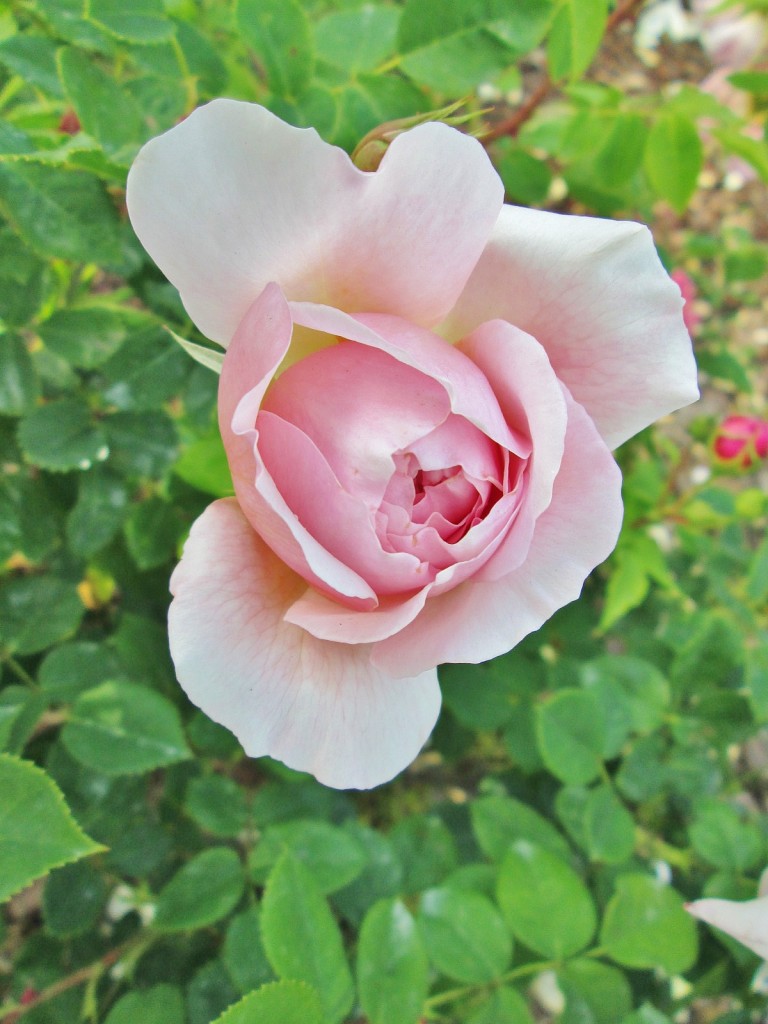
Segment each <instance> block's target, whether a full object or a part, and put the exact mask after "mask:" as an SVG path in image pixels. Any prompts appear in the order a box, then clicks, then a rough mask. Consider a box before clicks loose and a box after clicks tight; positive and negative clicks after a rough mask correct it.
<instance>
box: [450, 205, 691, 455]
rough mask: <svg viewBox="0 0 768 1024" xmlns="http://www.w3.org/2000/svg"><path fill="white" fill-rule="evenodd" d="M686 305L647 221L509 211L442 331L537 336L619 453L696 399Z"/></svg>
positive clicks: (504, 212)
mask: <svg viewBox="0 0 768 1024" xmlns="http://www.w3.org/2000/svg"><path fill="white" fill-rule="evenodd" d="M682 307H683V301H682V298H681V296H680V289H679V288H678V287H677V285H676V284H675V283H674V282H673V281H671V280H670V278H669V276H668V275H667V273H666V271H665V270H664V268H663V267H662V265H661V263H660V261H659V258H658V256H657V255H656V250H655V248H654V246H653V240H652V238H651V235H650V232H649V231H648V229H647V228H645V227H643V226H642V225H641V224H635V223H632V222H629V221H610V220H600V219H597V218H594V217H572V216H565V215H562V214H556V213H543V212H541V211H540V210H525V209H522V208H520V207H513V206H505V207H504V208H503V210H502V212H501V215H500V216H499V219H498V221H497V223H496V227H495V229H494V231H493V234H492V236H491V239H490V241H489V243H488V246H487V248H486V250H485V252H484V253H483V255H482V257H481V259H480V262H479V263H478V265H477V267H476V269H475V271H474V273H473V274H472V277H471V278H470V280H469V282H468V284H467V287H466V288H465V289H464V292H463V294H462V296H461V298H460V299H459V301H458V304H457V306H456V308H455V309H454V311H453V312H452V313H451V315H450V317H449V319H448V321H447V323H446V324H445V325H444V327H443V328H442V329H441V330H442V331H443V333H445V334H446V336H448V337H451V338H453V339H456V340H458V339H459V338H462V337H464V336H466V335H467V334H469V333H470V331H472V330H474V329H475V328H476V327H477V326H478V325H479V324H481V323H483V322H484V321H486V320H491V319H494V318H496V317H498V318H500V319H502V320H507V321H509V323H511V324H514V325H515V326H516V327H519V328H520V329H521V330H524V331H527V332H528V334H532V335H533V336H534V337H535V338H536V339H537V341H539V342H540V343H541V344H542V345H543V346H544V348H545V349H546V351H547V354H548V355H549V358H550V361H551V363H552V365H553V367H554V369H555V372H556V373H557V375H558V377H559V378H560V379H561V380H562V381H563V382H564V383H565V384H566V385H567V387H568V389H569V390H570V391H571V394H572V395H573V397H574V398H575V399H576V401H577V402H579V403H580V404H581V405H583V406H584V408H585V409H586V410H587V412H588V413H589V414H590V416H591V417H592V419H593V420H594V421H595V423H596V424H597V427H598V429H599V430H600V433H601V434H602V436H603V438H604V439H605V441H606V443H607V444H608V445H609V446H610V447H612V448H613V447H615V446H616V445H618V444H621V442H622V441H625V440H626V439H627V438H628V437H631V436H632V435H633V434H635V433H637V431H638V430H642V429H643V427H646V426H648V424H649V423H652V422H653V421H654V420H656V419H658V418H659V417H660V416H664V415H666V414H667V413H669V412H672V411H674V410H675V409H679V408H680V407H681V406H684V405H688V404H689V403H690V402H693V401H695V400H696V398H697V397H698V389H697V387H696V365H695V363H694V360H693V354H692V351H691V342H690V338H689V337H688V332H687V331H686V329H685V325H684V324H683V318H682Z"/></svg>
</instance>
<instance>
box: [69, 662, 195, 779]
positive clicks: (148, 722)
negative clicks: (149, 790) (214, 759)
mask: <svg viewBox="0 0 768 1024" xmlns="http://www.w3.org/2000/svg"><path fill="white" fill-rule="evenodd" d="M62 740H63V741H64V745H65V746H66V748H67V750H68V751H69V753H70V754H71V755H72V756H73V757H75V758H77V760H78V761H80V763H81V764H84V765H86V766H87V767H88V768H92V769H93V770H94V771H98V772H101V773H102V774H104V775H130V774H134V773H139V772H148V771H152V770H153V769H154V768H160V767H162V766H163V765H168V764H174V763H175V762H176V761H183V760H185V759H186V758H188V757H191V756H192V755H191V752H190V750H189V748H188V747H187V745H186V742H185V740H184V734H183V732H182V730H181V723H180V721H179V714H178V712H177V710H176V708H175V707H174V706H173V705H172V704H171V703H170V702H169V701H168V700H166V698H165V697H162V696H161V695H160V694H159V693H156V692H155V691H154V690H150V689H148V688H147V687H146V686H136V685H134V684H133V683H123V682H107V683H102V684H101V686H97V687H96V688H95V689H93V690H88V691H87V692H86V693H84V694H82V695H81V696H80V697H78V699H77V700H76V701H75V703H74V705H73V707H72V711H71V715H70V718H69V720H68V721H67V723H66V725H65V726H64V729H63V730H62Z"/></svg>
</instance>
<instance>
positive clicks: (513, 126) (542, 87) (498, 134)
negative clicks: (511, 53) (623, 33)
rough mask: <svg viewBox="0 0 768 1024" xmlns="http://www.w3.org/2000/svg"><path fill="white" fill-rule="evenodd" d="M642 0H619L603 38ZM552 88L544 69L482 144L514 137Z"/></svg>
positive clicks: (635, 8)
mask: <svg viewBox="0 0 768 1024" xmlns="http://www.w3.org/2000/svg"><path fill="white" fill-rule="evenodd" d="M644 2H645V0H620V3H618V4H617V5H616V7H615V8H614V9H613V11H612V12H611V14H610V16H609V17H608V20H607V21H606V23H605V34H604V37H603V38H605V35H607V34H608V33H609V32H613V31H614V29H616V28H617V27H618V26H619V25H620V24H621V23H622V22H623V21H626V20H627V19H628V18H632V17H634V15H635V14H636V13H637V11H638V10H639V8H640V7H641V6H642V4H643V3H644ZM554 89H555V83H554V82H553V81H552V79H551V78H550V76H549V72H547V71H545V72H544V75H543V77H542V79H541V81H540V82H539V84H538V85H537V86H536V88H535V89H534V90H533V92H532V93H531V95H530V96H529V97H528V99H527V100H526V101H525V102H524V103H523V104H521V106H519V107H518V108H517V110H516V111H515V112H514V113H513V114H510V116H509V117H506V118H504V120H503V121H499V122H498V123H497V124H494V125H491V127H490V128H488V129H487V131H485V132H483V134H482V136H481V142H482V143H483V145H487V144H488V143H489V142H494V141H495V140H496V139H501V138H510V139H514V138H515V136H516V135H517V133H518V132H519V131H520V129H521V128H522V126H523V125H524V124H525V122H526V121H528V120H529V119H530V118H531V117H532V116H533V114H534V113H535V111H536V110H537V109H538V108H539V107H540V106H541V104H542V103H543V102H544V100H546V99H547V97H548V96H549V95H550V93H552V92H553V91H554Z"/></svg>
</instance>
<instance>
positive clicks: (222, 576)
mask: <svg viewBox="0 0 768 1024" xmlns="http://www.w3.org/2000/svg"><path fill="white" fill-rule="evenodd" d="M171 583H172V591H173V593H174V595H175V596H174V600H173V603H172V604H171V609H170V613H169V633H170V642H171V653H172V655H173V659H174V662H175V664H176V671H177V674H178V677H179V681H180V682H181V684H182V686H183V687H184V689H185V690H186V692H187V694H188V695H189V697H190V699H191V700H192V701H193V702H194V703H195V704H197V705H198V706H199V707H201V708H202V709H203V711H205V713H206V714H207V715H208V716H209V717H210V718H213V719H214V721H217V722H220V723H221V724H222V725H224V726H226V727H227V728H228V729H230V730H231V731H232V732H234V733H235V735H236V736H237V737H238V739H239V740H240V742H241V743H242V745H243V748H244V750H245V751H246V753H248V754H249V755H251V756H252V757H261V756H263V755H269V756H271V757H275V758H277V759H278V760H280V761H284V762H285V764H287V765H289V766H290V767H291V768H295V769H297V770H299V771H309V772H312V774H313V775H315V776H316V777H317V778H318V779H319V780H320V781H321V782H323V783H324V784H325V785H327V786H334V787H336V788H340V789H341V788H356V789H367V788H370V787H371V786H377V785H379V784H380V783H382V782H386V781H387V780H388V779H390V778H392V776H394V775H396V774H397V773H398V772H399V771H401V770H402V769H403V768H405V767H406V765H408V764H409V763H410V762H411V761H412V760H413V758H414V757H415V756H416V754H417V753H418V752H419V750H420V748H421V746H422V745H423V743H424V742H425V740H426V739H427V737H428V736H429V733H430V731H431V730H432V727H433V725H434V723H435V720H436V718H437V714H438V710H439V706H440V691H439V687H438V684H437V674H436V672H435V671H434V669H430V670H428V671H426V672H424V673H422V674H420V675H418V676H416V677H414V678H392V677H391V676H390V675H389V674H387V673H384V672H382V671H381V670H379V669H377V668H375V667H373V666H372V665H371V663H370V658H369V655H370V651H371V648H370V646H369V645H367V644H366V645H363V644H361V645H358V646H357V647H354V648H350V647H349V646H342V645H337V644H333V643H329V642H327V641H324V640H315V639H314V638H313V637H310V636H309V635H308V634H307V633H305V632H304V630H302V629H300V628H299V627H297V626H294V625H291V624H290V623H287V622H286V621H284V614H285V611H286V609H287V608H288V607H290V605H291V604H293V602H294V601H295V600H296V598H297V597H299V595H300V594H301V592H302V590H303V589H304V586H305V585H304V583H303V581H302V580H300V579H299V578H298V577H297V576H296V575H295V574H294V573H292V572H291V571H290V570H289V569H287V568H286V567H285V566H284V565H283V564H282V563H281V562H280V561H279V560H278V559H277V558H275V556H274V555H273V554H272V553H271V552H270V551H269V549H268V548H267V547H266V545H265V544H263V543H262V541H261V540H260V539H259V537H258V536H257V535H256V534H255V533H254V531H253V530H252V529H251V527H250V525H249V523H248V521H247V520H246V519H245V517H244V516H243V514H242V513H241V511H240V509H239V508H238V505H237V503H236V502H235V501H234V500H233V499H231V498H230V499H224V500H222V501H217V502H214V504H213V505H210V506H209V507H208V509H206V511H205V512H204V513H203V515H202V516H201V517H200V518H199V519H198V520H197V521H196V522H195V524H194V525H193V527H192V531H191V533H190V535H189V539H188V540H187V543H186V546H185V548H184V555H183V558H182V560H181V562H180V564H179V565H178V567H177V569H176V571H175V572H174V574H173V578H172V581H171Z"/></svg>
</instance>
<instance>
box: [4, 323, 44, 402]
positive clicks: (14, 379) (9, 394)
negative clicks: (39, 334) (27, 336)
mask: <svg viewBox="0 0 768 1024" xmlns="http://www.w3.org/2000/svg"><path fill="white" fill-rule="evenodd" d="M39 394H40V386H39V384H38V381H37V374H36V373H35V368H34V366H33V364H32V357H31V356H30V354H29V352H28V351H27V346H26V345H25V344H24V339H23V338H20V337H19V336H18V335H17V334H3V335H0V414H2V415H3V416H22V415H23V414H24V413H25V412H27V411H28V410H29V409H31V408H32V407H33V406H34V404H35V402H36V401H37V399H38V397H39Z"/></svg>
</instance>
